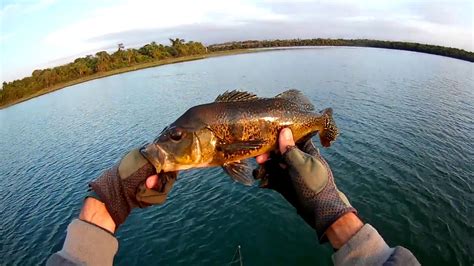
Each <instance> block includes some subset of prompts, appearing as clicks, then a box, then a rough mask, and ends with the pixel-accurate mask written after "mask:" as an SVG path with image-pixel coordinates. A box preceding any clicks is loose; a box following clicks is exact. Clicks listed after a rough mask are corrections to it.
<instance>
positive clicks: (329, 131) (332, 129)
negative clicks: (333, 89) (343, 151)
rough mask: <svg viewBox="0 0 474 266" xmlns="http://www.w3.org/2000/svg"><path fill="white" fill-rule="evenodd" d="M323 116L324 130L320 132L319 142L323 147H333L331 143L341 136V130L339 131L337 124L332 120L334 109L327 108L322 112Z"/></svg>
mask: <svg viewBox="0 0 474 266" xmlns="http://www.w3.org/2000/svg"><path fill="white" fill-rule="evenodd" d="M322 115H323V117H324V119H325V121H324V128H323V130H321V131H320V132H319V140H320V141H321V145H323V147H329V146H331V142H333V141H334V140H336V137H337V135H339V130H338V129H337V126H336V122H334V119H333V118H332V108H326V109H324V110H323V111H322Z"/></svg>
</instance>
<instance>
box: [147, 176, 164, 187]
mask: <svg viewBox="0 0 474 266" xmlns="http://www.w3.org/2000/svg"><path fill="white" fill-rule="evenodd" d="M159 180H160V178H159V177H158V175H152V176H149V177H148V178H147V179H146V181H145V183H146V187H147V188H150V189H152V188H154V187H156V186H158V181H159Z"/></svg>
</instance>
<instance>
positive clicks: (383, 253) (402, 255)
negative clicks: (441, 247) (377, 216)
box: [326, 213, 420, 265]
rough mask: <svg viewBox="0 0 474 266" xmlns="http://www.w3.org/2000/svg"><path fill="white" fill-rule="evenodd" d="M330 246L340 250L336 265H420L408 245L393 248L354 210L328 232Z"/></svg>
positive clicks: (334, 256)
mask: <svg viewBox="0 0 474 266" xmlns="http://www.w3.org/2000/svg"><path fill="white" fill-rule="evenodd" d="M326 235H327V237H328V239H329V242H330V243H331V245H332V246H333V247H334V248H335V249H338V251H337V252H336V253H334V255H333V257H332V258H333V262H334V265H382V264H390V265H420V264H419V262H418V261H417V259H416V258H415V256H414V255H413V254H412V253H411V252H410V251H409V250H408V249H406V248H403V247H396V248H390V247H389V246H388V245H387V243H385V240H384V239H383V238H382V236H380V234H379V233H378V232H377V230H375V228H373V227H372V226H371V225H369V224H365V225H363V223H362V221H361V220H360V219H359V218H358V217H357V216H356V215H355V214H353V213H350V214H346V215H344V216H342V217H341V218H339V219H338V220H337V221H336V222H335V223H333V224H332V225H331V226H330V227H329V229H328V230H327V231H326Z"/></svg>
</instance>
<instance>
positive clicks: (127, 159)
mask: <svg viewBox="0 0 474 266" xmlns="http://www.w3.org/2000/svg"><path fill="white" fill-rule="evenodd" d="M156 174H157V173H156V169H155V167H153V165H152V164H151V163H150V162H149V161H148V160H147V159H145V157H143V155H141V153H140V151H139V150H138V149H135V150H132V151H130V152H129V153H128V154H127V155H125V156H124V157H123V158H122V160H121V161H120V162H119V163H118V164H117V165H115V166H113V167H112V168H111V169H108V170H107V171H105V172H104V173H103V174H102V175H101V176H99V177H98V178H97V179H96V180H94V181H92V182H91V183H90V184H89V186H90V188H91V189H92V193H90V194H89V195H88V196H89V197H94V198H97V199H98V200H100V201H102V202H103V203H104V204H105V207H106V208H107V211H108V212H109V213H110V216H111V217H112V219H113V220H114V222H115V225H116V226H117V227H118V226H119V225H121V224H122V223H123V222H124V221H125V219H126V218H127V216H128V215H129V214H130V212H131V211H132V209H133V208H136V207H140V208H144V207H148V206H150V205H153V204H163V203H164V202H165V201H166V197H167V195H168V193H169V192H170V190H171V188H172V187H173V184H174V181H175V180H176V177H177V172H170V173H164V174H163V173H162V174H160V175H159V181H160V182H158V183H159V184H158V185H157V187H155V188H153V189H149V188H147V187H146V185H145V181H146V179H147V178H148V177H149V176H152V175H156Z"/></svg>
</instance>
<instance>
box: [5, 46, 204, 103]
mask: <svg viewBox="0 0 474 266" xmlns="http://www.w3.org/2000/svg"><path fill="white" fill-rule="evenodd" d="M170 42H171V45H162V44H157V43H155V42H152V43H149V44H146V45H145V46H143V47H141V48H139V49H133V48H129V49H124V46H123V44H119V45H118V50H117V51H116V52H114V53H112V54H109V53H107V52H106V51H100V52H98V53H96V54H95V55H88V56H85V57H80V58H77V59H76V60H74V62H71V63H68V64H65V65H62V66H57V67H53V68H46V69H38V70H35V71H33V73H32V74H31V76H29V77H25V78H23V79H18V80H14V81H12V82H3V84H2V90H0V106H2V105H6V104H8V103H10V102H14V101H16V100H18V99H22V98H25V97H28V96H31V95H33V94H35V93H37V92H39V91H41V90H43V89H47V88H50V87H52V86H54V85H57V84H61V83H65V82H69V81H74V80H79V79H81V78H85V77H88V76H91V75H94V74H101V73H106V72H108V71H111V70H116V69H121V68H125V67H130V66H134V65H139V64H143V63H148V62H153V61H158V60H163V59H168V58H175V57H182V56H190V55H201V54H206V53H207V48H206V47H205V46H204V45H203V44H202V43H200V42H193V41H189V42H186V41H185V40H183V39H179V38H177V39H170Z"/></svg>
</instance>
